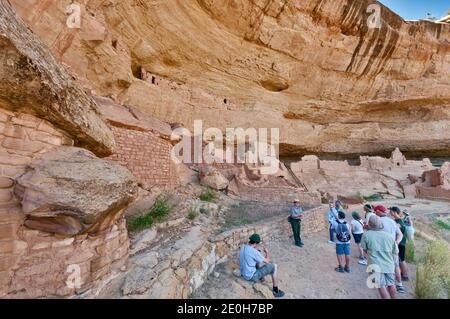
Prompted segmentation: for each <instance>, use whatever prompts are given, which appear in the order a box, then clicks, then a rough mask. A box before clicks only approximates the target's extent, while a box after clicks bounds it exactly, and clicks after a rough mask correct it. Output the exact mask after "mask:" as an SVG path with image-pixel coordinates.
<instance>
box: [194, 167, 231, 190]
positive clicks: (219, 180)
mask: <svg viewBox="0 0 450 319" xmlns="http://www.w3.org/2000/svg"><path fill="white" fill-rule="evenodd" d="M199 179H200V184H202V185H204V186H208V187H211V188H212V189H214V190H217V191H222V190H224V189H226V188H227V187H228V184H229V181H228V179H226V178H225V176H223V175H222V174H221V173H220V172H219V171H218V170H216V169H214V168H210V167H207V168H202V169H201V170H200V172H199Z"/></svg>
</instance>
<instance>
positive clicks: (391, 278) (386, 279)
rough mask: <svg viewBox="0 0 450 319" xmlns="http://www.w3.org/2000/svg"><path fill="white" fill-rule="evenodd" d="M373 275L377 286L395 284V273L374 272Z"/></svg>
mask: <svg viewBox="0 0 450 319" xmlns="http://www.w3.org/2000/svg"><path fill="white" fill-rule="evenodd" d="M373 276H374V283H375V284H376V286H377V287H378V288H382V287H390V286H395V274H383V273H374V274H373Z"/></svg>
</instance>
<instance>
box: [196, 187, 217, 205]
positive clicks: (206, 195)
mask: <svg viewBox="0 0 450 319" xmlns="http://www.w3.org/2000/svg"><path fill="white" fill-rule="evenodd" d="M216 197H217V194H216V192H215V191H214V190H213V189H212V188H210V187H208V188H207V189H206V190H205V191H204V192H203V193H202V194H201V195H200V197H199V198H200V200H202V201H204V202H213V201H214V200H215V199H216Z"/></svg>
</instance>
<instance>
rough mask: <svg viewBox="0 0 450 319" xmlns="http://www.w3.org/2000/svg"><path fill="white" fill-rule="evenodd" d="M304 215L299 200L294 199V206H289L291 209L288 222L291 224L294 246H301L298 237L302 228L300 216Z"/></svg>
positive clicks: (301, 243)
mask: <svg viewBox="0 0 450 319" xmlns="http://www.w3.org/2000/svg"><path fill="white" fill-rule="evenodd" d="M303 217H304V215H303V210H302V208H301V207H300V200H299V199H296V200H295V201H294V206H293V207H292V208H291V211H290V213H289V218H288V220H289V222H290V223H291V226H292V232H293V233H294V241H295V246H298V247H303V245H304V244H303V242H302V239H301V237H300V231H301V228H302V226H301V225H302V218H303Z"/></svg>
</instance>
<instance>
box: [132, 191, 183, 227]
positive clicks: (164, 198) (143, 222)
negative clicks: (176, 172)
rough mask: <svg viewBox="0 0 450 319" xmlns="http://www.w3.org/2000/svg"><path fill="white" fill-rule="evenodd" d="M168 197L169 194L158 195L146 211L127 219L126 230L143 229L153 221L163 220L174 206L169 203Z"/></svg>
mask: <svg viewBox="0 0 450 319" xmlns="http://www.w3.org/2000/svg"><path fill="white" fill-rule="evenodd" d="M170 197H171V196H170V195H169V194H164V195H160V196H158V197H157V198H156V199H155V203H154V204H153V206H152V208H151V209H150V210H149V211H148V212H147V213H145V214H144V215H142V216H138V217H136V218H133V219H131V220H130V221H128V223H127V226H128V231H130V232H134V231H140V230H144V229H147V228H150V227H151V226H152V225H153V223H154V222H159V221H162V220H164V219H165V218H166V217H167V216H168V215H169V214H170V213H171V212H172V211H173V209H174V208H175V205H171V204H170V203H169V200H170Z"/></svg>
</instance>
